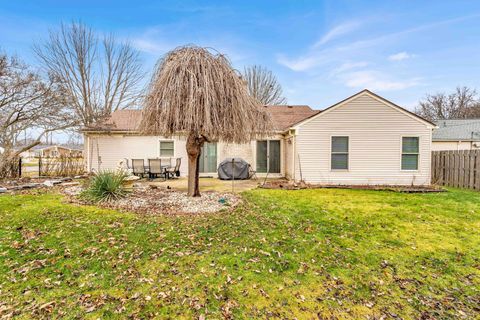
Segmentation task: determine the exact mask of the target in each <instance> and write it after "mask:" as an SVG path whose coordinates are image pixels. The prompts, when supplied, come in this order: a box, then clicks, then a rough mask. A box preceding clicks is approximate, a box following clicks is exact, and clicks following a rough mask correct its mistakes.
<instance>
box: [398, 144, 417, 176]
mask: <svg viewBox="0 0 480 320" xmlns="http://www.w3.org/2000/svg"><path fill="white" fill-rule="evenodd" d="M418 150H419V149H418V137H402V170H418V153H419V152H418Z"/></svg>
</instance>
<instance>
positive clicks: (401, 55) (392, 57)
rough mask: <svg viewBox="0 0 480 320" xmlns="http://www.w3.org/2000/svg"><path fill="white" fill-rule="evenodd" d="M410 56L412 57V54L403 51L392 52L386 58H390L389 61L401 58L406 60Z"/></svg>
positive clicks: (400, 59)
mask: <svg viewBox="0 0 480 320" xmlns="http://www.w3.org/2000/svg"><path fill="white" fill-rule="evenodd" d="M410 58H413V55H412V54H409V53H407V52H405V51H403V52H399V53H395V54H392V55H390V56H388V60H390V61H402V60H406V59H410Z"/></svg>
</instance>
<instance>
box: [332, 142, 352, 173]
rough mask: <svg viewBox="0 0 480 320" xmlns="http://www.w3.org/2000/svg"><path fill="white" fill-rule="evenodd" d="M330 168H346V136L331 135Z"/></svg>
mask: <svg viewBox="0 0 480 320" xmlns="http://www.w3.org/2000/svg"><path fill="white" fill-rule="evenodd" d="M331 153H332V154H331V161H330V168H331V169H332V170H348V137H340V136H337V137H332V150H331Z"/></svg>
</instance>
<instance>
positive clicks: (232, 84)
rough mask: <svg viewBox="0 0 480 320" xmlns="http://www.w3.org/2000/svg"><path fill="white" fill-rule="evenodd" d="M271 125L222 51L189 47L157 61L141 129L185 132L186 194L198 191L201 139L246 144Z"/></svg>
mask: <svg viewBox="0 0 480 320" xmlns="http://www.w3.org/2000/svg"><path fill="white" fill-rule="evenodd" d="M272 128H273V125H272V122H271V119H270V115H269V113H268V112H267V111H266V110H265V108H262V107H261V105H260V104H259V102H258V101H257V100H256V99H254V98H253V97H252V96H251V95H249V94H248V92H247V87H246V86H245V83H244V82H243V81H242V80H241V78H240V77H239V76H238V75H237V74H236V73H235V71H234V70H233V69H232V66H231V64H230V62H229V61H228V60H227V59H226V58H225V56H224V55H221V54H214V53H212V52H210V51H208V50H207V49H205V48H201V47H195V46H189V47H180V48H177V49H175V50H173V51H170V52H169V53H167V54H166V55H165V57H164V58H163V59H161V60H160V61H159V63H158V65H157V69H156V71H155V74H154V76H153V78H152V81H151V82H150V87H149V92H148V94H147V96H146V100H145V108H144V109H143V114H142V122H141V129H142V131H143V132H144V133H147V134H160V135H166V136H172V135H178V134H185V135H187V143H186V149H187V154H188V195H189V196H200V191H199V186H198V181H199V179H198V178H199V157H200V153H201V148H202V146H203V144H204V143H205V142H209V141H224V142H227V143H246V142H249V141H251V140H252V139H255V138H256V137H257V136H258V135H262V134H266V133H271V132H272V130H273V129H272Z"/></svg>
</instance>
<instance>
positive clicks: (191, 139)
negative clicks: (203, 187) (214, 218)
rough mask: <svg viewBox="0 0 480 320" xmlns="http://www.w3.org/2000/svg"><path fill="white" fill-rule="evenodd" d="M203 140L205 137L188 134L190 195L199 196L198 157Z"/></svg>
mask: <svg viewBox="0 0 480 320" xmlns="http://www.w3.org/2000/svg"><path fill="white" fill-rule="evenodd" d="M205 141H206V139H205V137H199V136H197V135H195V134H193V133H190V134H189V135H188V139H187V154H188V195H189V196H190V197H200V188H199V159H200V153H201V151H202V146H203V143H204V142H205Z"/></svg>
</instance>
